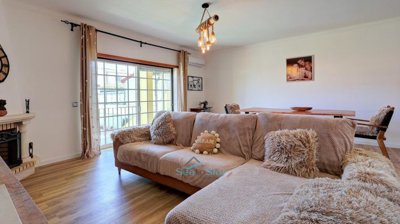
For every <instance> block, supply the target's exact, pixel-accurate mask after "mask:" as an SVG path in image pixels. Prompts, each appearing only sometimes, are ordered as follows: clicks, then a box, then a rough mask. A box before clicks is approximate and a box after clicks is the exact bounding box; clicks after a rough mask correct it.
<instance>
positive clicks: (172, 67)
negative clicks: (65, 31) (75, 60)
mask: <svg viewBox="0 0 400 224" xmlns="http://www.w3.org/2000/svg"><path fill="white" fill-rule="evenodd" d="M97 59H98V60H104V61H110V62H115V63H116V66H118V62H122V63H129V64H134V65H137V66H138V68H139V67H140V66H147V67H155V68H164V69H165V68H166V69H169V70H170V71H171V111H174V108H175V102H174V99H175V96H174V92H175V90H174V70H175V69H177V68H178V65H171V64H165V63H159V62H153V61H146V60H140V59H133V58H127V57H121V56H115V55H110V54H103V53H98V54H97ZM137 72H138V74H137V75H138V77H137V80H136V82H140V79H141V78H140V75H139V69H137ZM98 75H99V74H98V72H97V63H96V77H97V76H98ZM103 76H104V77H105V78H106V77H107V75H105V74H103ZM116 76H118V74H116ZM104 81H105V80H104ZM139 86H140V84H139V83H136V87H137V89H136V91H137V92H138V93H137V97H138V99H137V101H135V102H136V107H137V110H138V111H137V112H138V113H136V116H137V117H138V120H137V124H140V119H141V114H143V113H141V112H142V111H141V106H140V104H141V100H140V91H141V89H140V87H139ZM96 88H97V87H96ZM127 90H128V94H129V90H131V89H130V88H128V89H127ZM132 90H133V89H132ZM163 92H164V91H163ZM116 93H117V94H116V97H117V99H116V102H111V104H116V105H117V111H118V105H119V104H120V102H119V101H118V96H119V95H118V86H117V87H116ZM128 98H129V97H128ZM132 102H133V101H132ZM145 102H148V101H145ZM155 102H157V101H155ZM163 102H164V100H163ZM127 103H128V114H127V116H131V115H134V114H130V112H129V111H130V110H129V107H130V103H131V102H130V101H129V100H128V102H127ZM101 104H104V110H106V105H107V104H110V102H106V100H105V101H104V102H102V103H101ZM99 105H100V103H99V102H97V110H98V113H99V119H100V107H99ZM147 113H148V112H146V114H147ZM114 117H115V118H117V120H119V118H118V117H119V116H118V115H116V116H107V114H106V112H105V111H104V115H103V117H102V118H101V119H108V118H114ZM99 121H100V120H99ZM105 125H106V124H105ZM118 129H119V128H116V129H114V130H118ZM99 131H100V130H99ZM104 132H105V133H104V135H105V137H107V136H106V135H107V131H106V130H104ZM100 135H101V133H100ZM106 142H107V141H106ZM106 142H104V143H105V144H104V145H101V149H106V148H110V147H111V146H112V143H106Z"/></svg>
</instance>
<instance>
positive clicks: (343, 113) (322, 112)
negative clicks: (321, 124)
mask: <svg viewBox="0 0 400 224" xmlns="http://www.w3.org/2000/svg"><path fill="white" fill-rule="evenodd" d="M240 112H244V113H246V114H249V113H273V114H295V115H314V116H333V117H334V118H343V117H354V116H356V112H355V111H353V110H332V109H311V110H307V111H298V110H292V109H279V108H265V107H249V108H243V109H240Z"/></svg>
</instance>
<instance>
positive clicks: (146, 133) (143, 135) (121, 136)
mask: <svg viewBox="0 0 400 224" xmlns="http://www.w3.org/2000/svg"><path fill="white" fill-rule="evenodd" d="M111 138H112V140H113V148H114V158H115V159H117V153H118V149H119V147H120V146H121V145H124V144H128V143H133V142H144V141H149V140H150V139H151V137H150V126H149V125H147V126H141V127H132V128H127V129H123V130H119V131H117V132H114V133H112V134H111Z"/></svg>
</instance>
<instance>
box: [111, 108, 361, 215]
mask: <svg viewBox="0 0 400 224" xmlns="http://www.w3.org/2000/svg"><path fill="white" fill-rule="evenodd" d="M172 118H173V122H174V126H175V128H176V131H177V135H176V140H175V142H174V144H171V145H154V144H152V143H150V135H149V136H148V137H146V134H144V136H145V137H143V133H142V135H141V136H129V135H135V133H136V132H135V130H136V128H132V129H130V130H125V131H124V132H121V133H116V134H115V135H114V136H113V140H114V156H115V165H116V167H117V168H118V169H119V170H121V169H124V170H128V171H131V172H133V173H136V174H138V175H141V176H144V177H146V178H149V179H151V180H154V181H156V182H159V183H162V184H165V185H167V186H170V187H173V188H176V189H178V190H180V191H183V192H186V193H189V194H193V195H192V196H190V197H189V198H188V199H186V200H185V201H184V202H182V203H181V204H180V205H178V206H177V207H176V208H174V209H173V210H172V211H171V212H170V213H169V214H168V216H167V217H166V223H269V222H271V221H272V220H274V219H275V218H277V216H278V215H279V214H280V212H281V210H282V209H283V206H284V204H285V202H286V201H287V200H288V198H289V197H290V196H291V194H292V193H293V191H294V189H295V188H296V187H297V186H299V185H300V184H302V183H304V182H305V181H307V179H305V178H301V177H295V176H291V175H286V174H282V173H277V172H273V171H270V170H268V169H265V168H263V167H261V164H262V161H263V160H264V136H265V135H266V133H268V132H269V131H274V130H279V129H298V128H302V129H313V130H315V131H316V132H317V134H318V137H319V148H318V150H317V151H318V152H317V157H318V162H317V167H318V168H319V170H320V171H321V172H320V174H319V176H322V177H331V178H339V176H340V175H341V173H342V168H341V163H342V160H343V158H344V156H345V154H346V153H348V152H350V151H351V150H352V148H353V136H354V132H355V124H354V122H352V121H349V120H346V119H334V118H320V117H311V116H292V115H276V114H257V115H256V114H247V115H244V114H243V115H236V114H230V115H225V114H213V113H199V114H195V113H188V112H173V113H172ZM144 129H146V128H144ZM204 130H209V131H212V130H214V131H216V132H218V133H219V135H220V138H221V148H220V152H219V153H218V154H213V155H199V154H195V153H194V152H192V151H191V150H190V146H191V145H192V144H193V142H194V141H195V139H196V137H197V136H198V135H199V134H200V133H201V132H203V131H204ZM127 135H128V137H127ZM136 139H139V140H140V141H136ZM195 192H197V193H195ZM194 193H195V194H194Z"/></svg>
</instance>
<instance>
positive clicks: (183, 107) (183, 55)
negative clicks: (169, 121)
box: [177, 51, 189, 111]
mask: <svg viewBox="0 0 400 224" xmlns="http://www.w3.org/2000/svg"><path fill="white" fill-rule="evenodd" d="M178 56H179V71H178V77H177V79H178V80H177V84H178V85H177V90H178V102H177V103H178V104H177V107H178V111H187V76H188V63H189V53H188V52H187V51H180V52H179V54H178Z"/></svg>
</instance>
